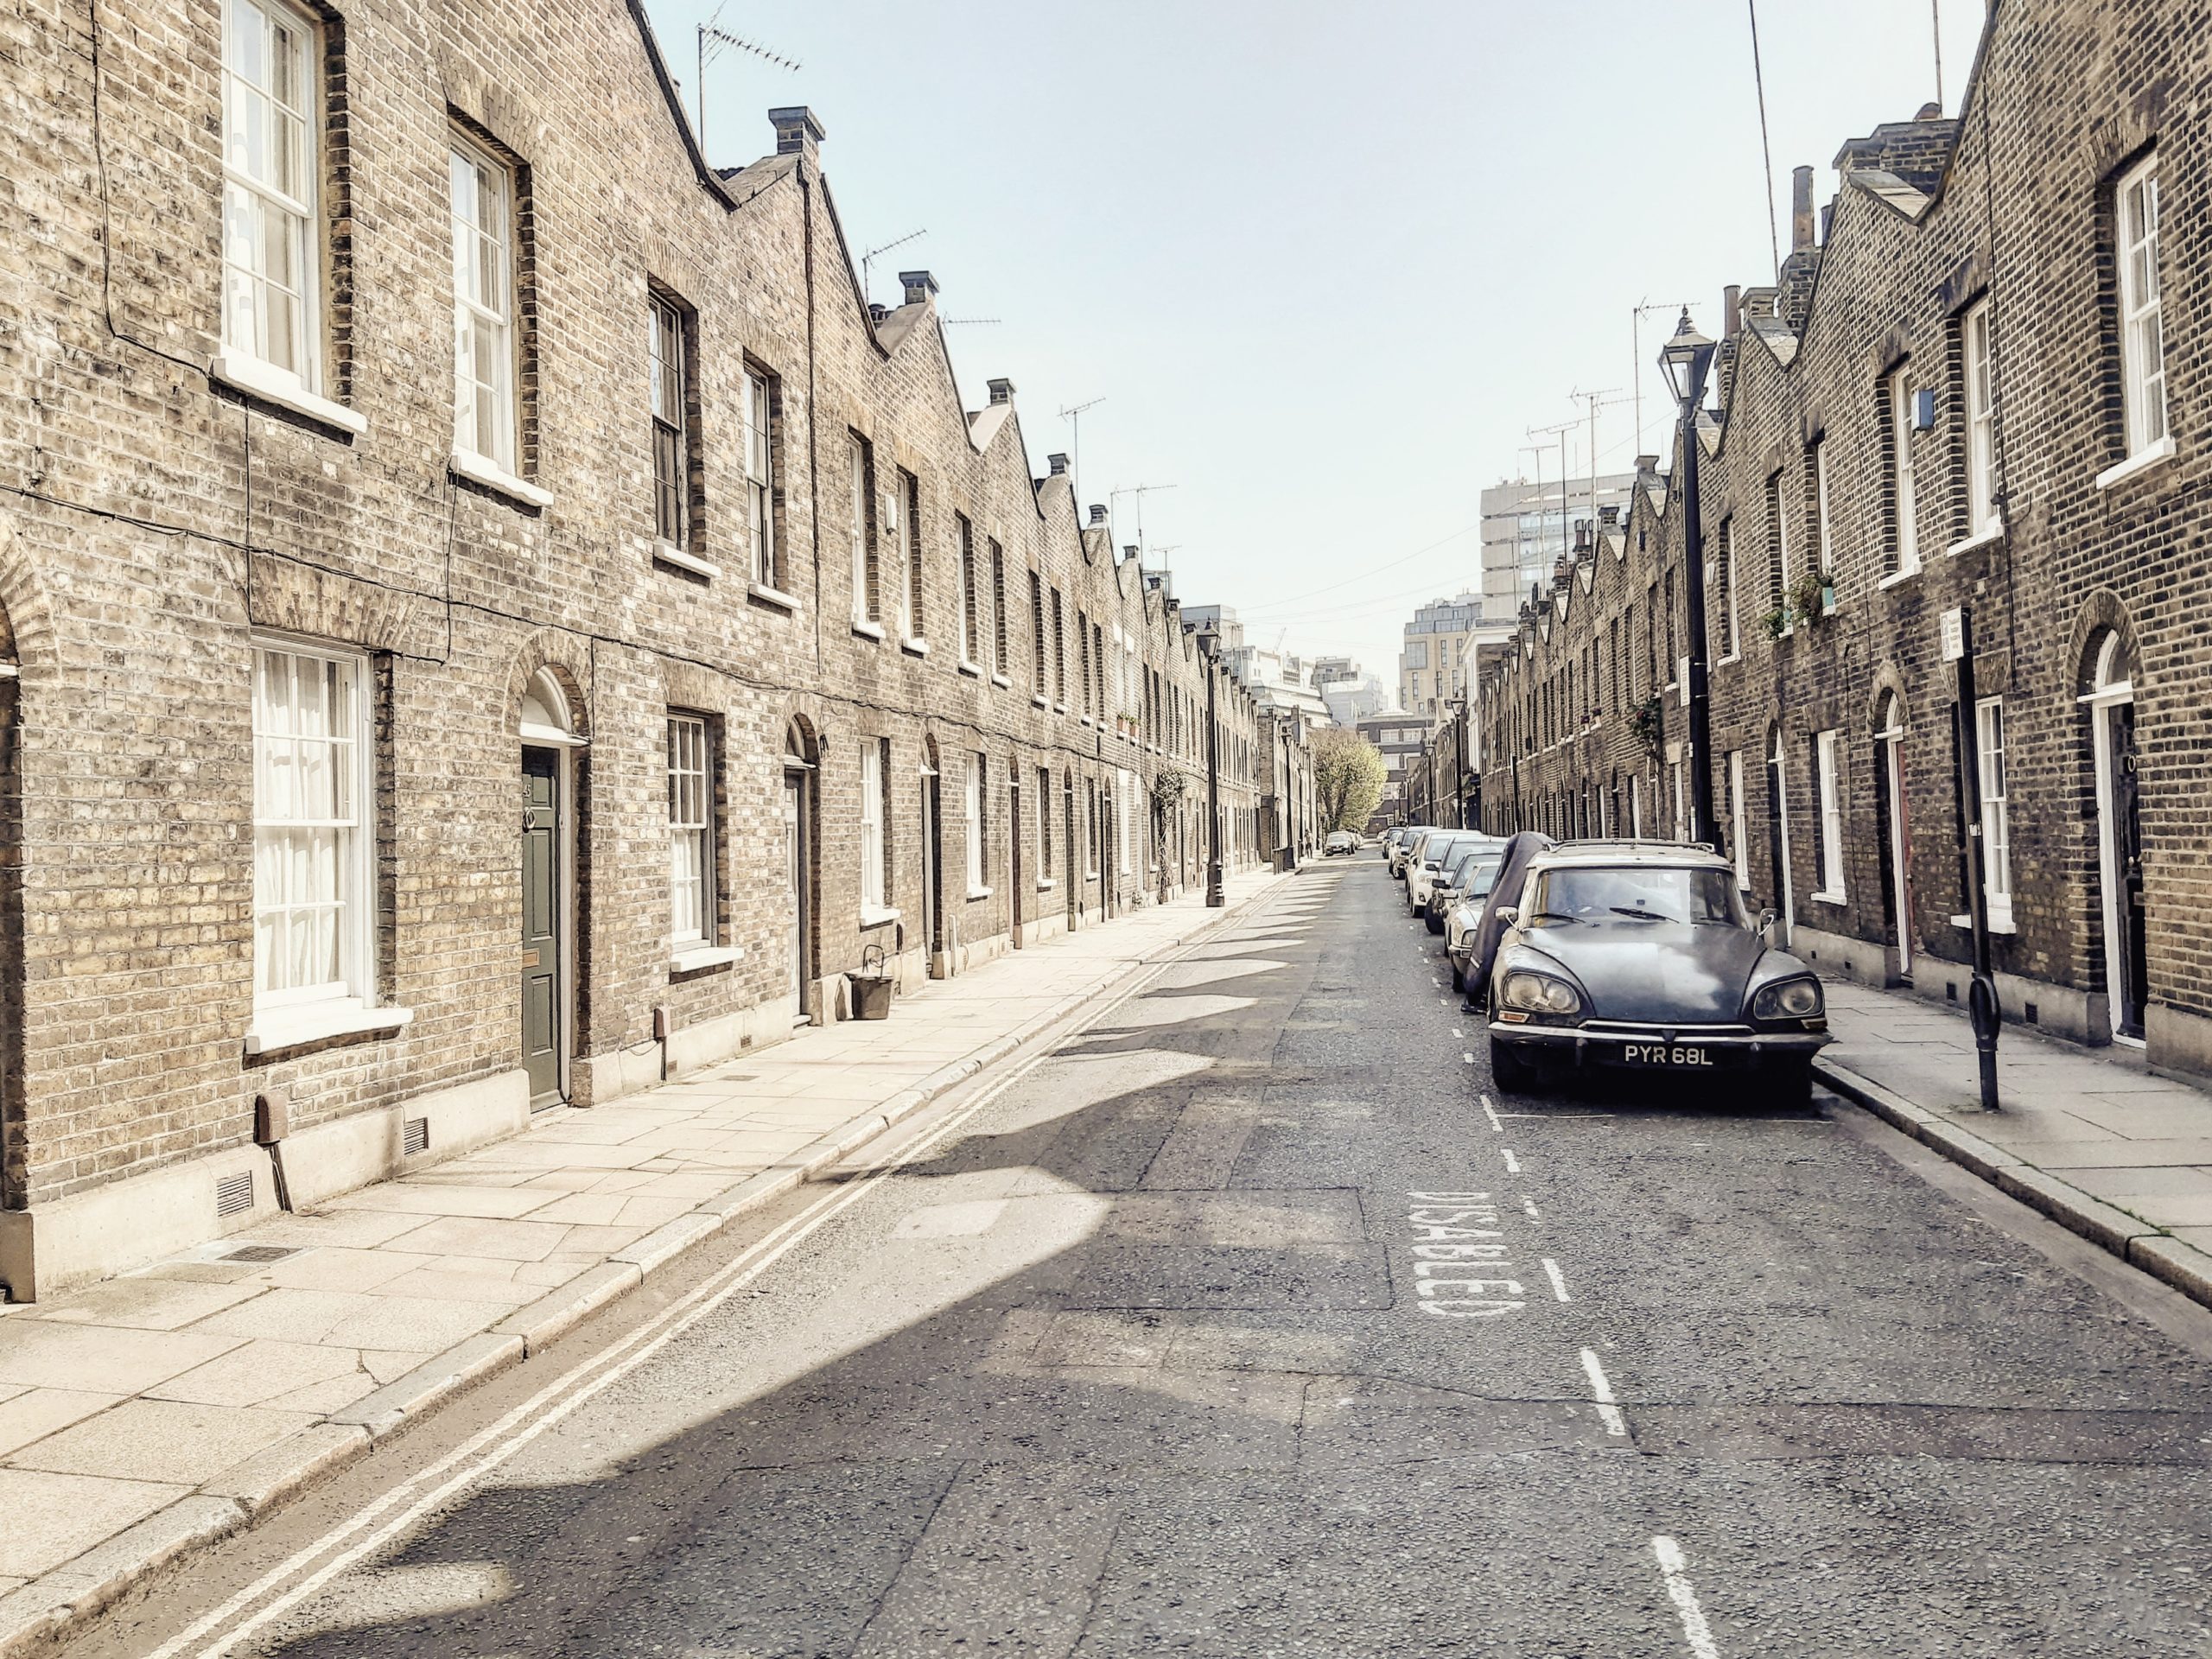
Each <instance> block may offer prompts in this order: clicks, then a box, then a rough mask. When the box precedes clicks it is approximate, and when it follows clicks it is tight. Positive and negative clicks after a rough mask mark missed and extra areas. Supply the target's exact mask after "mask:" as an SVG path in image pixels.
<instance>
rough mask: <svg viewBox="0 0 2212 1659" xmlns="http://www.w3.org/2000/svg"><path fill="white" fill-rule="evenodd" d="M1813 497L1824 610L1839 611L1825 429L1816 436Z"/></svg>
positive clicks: (1823, 613) (1823, 612)
mask: <svg viewBox="0 0 2212 1659" xmlns="http://www.w3.org/2000/svg"><path fill="white" fill-rule="evenodd" d="M1813 501H1814V511H1815V512H1816V513H1817V514H1818V515H1819V519H1818V524H1817V525H1816V528H1817V530H1818V532H1819V535H1820V540H1821V545H1820V551H1819V554H1818V557H1819V560H1820V565H1819V569H1820V572H1821V584H1822V586H1823V587H1824V588H1826V589H1827V591H1826V592H1825V593H1824V594H1822V595H1821V615H1823V616H1829V615H1833V614H1834V611H1835V534H1834V528H1835V525H1834V519H1833V518H1831V517H1830V516H1829V512H1828V441H1827V434H1826V433H1822V434H1821V435H1820V436H1819V437H1817V438H1815V439H1814V440H1813Z"/></svg>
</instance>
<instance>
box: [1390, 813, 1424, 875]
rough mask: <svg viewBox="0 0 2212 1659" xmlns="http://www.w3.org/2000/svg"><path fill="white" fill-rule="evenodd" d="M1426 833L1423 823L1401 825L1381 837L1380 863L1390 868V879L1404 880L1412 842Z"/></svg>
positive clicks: (1411, 852)
mask: <svg viewBox="0 0 2212 1659" xmlns="http://www.w3.org/2000/svg"><path fill="white" fill-rule="evenodd" d="M1427 833H1428V826H1427V824H1425V823H1402V824H1399V825H1398V826H1397V827H1396V828H1395V829H1391V830H1390V831H1389V833H1388V834H1386V835H1385V836H1383V862H1384V863H1385V864H1388V865H1389V867H1390V879H1391V880H1394V881H1402V880H1405V879H1406V860H1407V859H1408V857H1410V856H1411V855H1412V854H1413V849H1414V842H1416V841H1419V840H1420V839H1421V837H1422V836H1425V835H1427Z"/></svg>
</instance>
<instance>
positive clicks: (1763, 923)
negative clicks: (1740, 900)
mask: <svg viewBox="0 0 2212 1659" xmlns="http://www.w3.org/2000/svg"><path fill="white" fill-rule="evenodd" d="M1781 919H1782V916H1781V912H1778V911H1772V910H1763V911H1761V912H1759V925H1758V927H1757V928H1755V929H1754V930H1752V931H1755V932H1758V933H1770V932H1772V931H1774V925H1775V924H1776V923H1777V922H1778V921H1780V920H1781Z"/></svg>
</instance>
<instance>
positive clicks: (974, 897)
mask: <svg viewBox="0 0 2212 1659" xmlns="http://www.w3.org/2000/svg"><path fill="white" fill-rule="evenodd" d="M990 896H991V890H990V889H989V888H988V887H970V888H969V889H968V902H969V904H971V905H972V904H975V903H976V902H977V901H978V900H980V899H988V898H989V897H990Z"/></svg>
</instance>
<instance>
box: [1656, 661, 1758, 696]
mask: <svg viewBox="0 0 2212 1659" xmlns="http://www.w3.org/2000/svg"><path fill="white" fill-rule="evenodd" d="M1743 660H1744V653H1743V652H1740V651H1732V652H1729V653H1728V654H1727V655H1726V657H1723V658H1721V659H1720V660H1719V662H1717V663H1715V664H1713V666H1714V667H1715V668H1727V667H1729V666H1730V665H1732V664H1736V663H1740V662H1742V661H1743ZM1668 689H1669V690H1673V689H1674V688H1673V687H1671V686H1670V687H1669V688H1668ZM1684 689H1685V690H1687V689H1688V688H1687V687H1686V688H1684Z"/></svg>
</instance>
